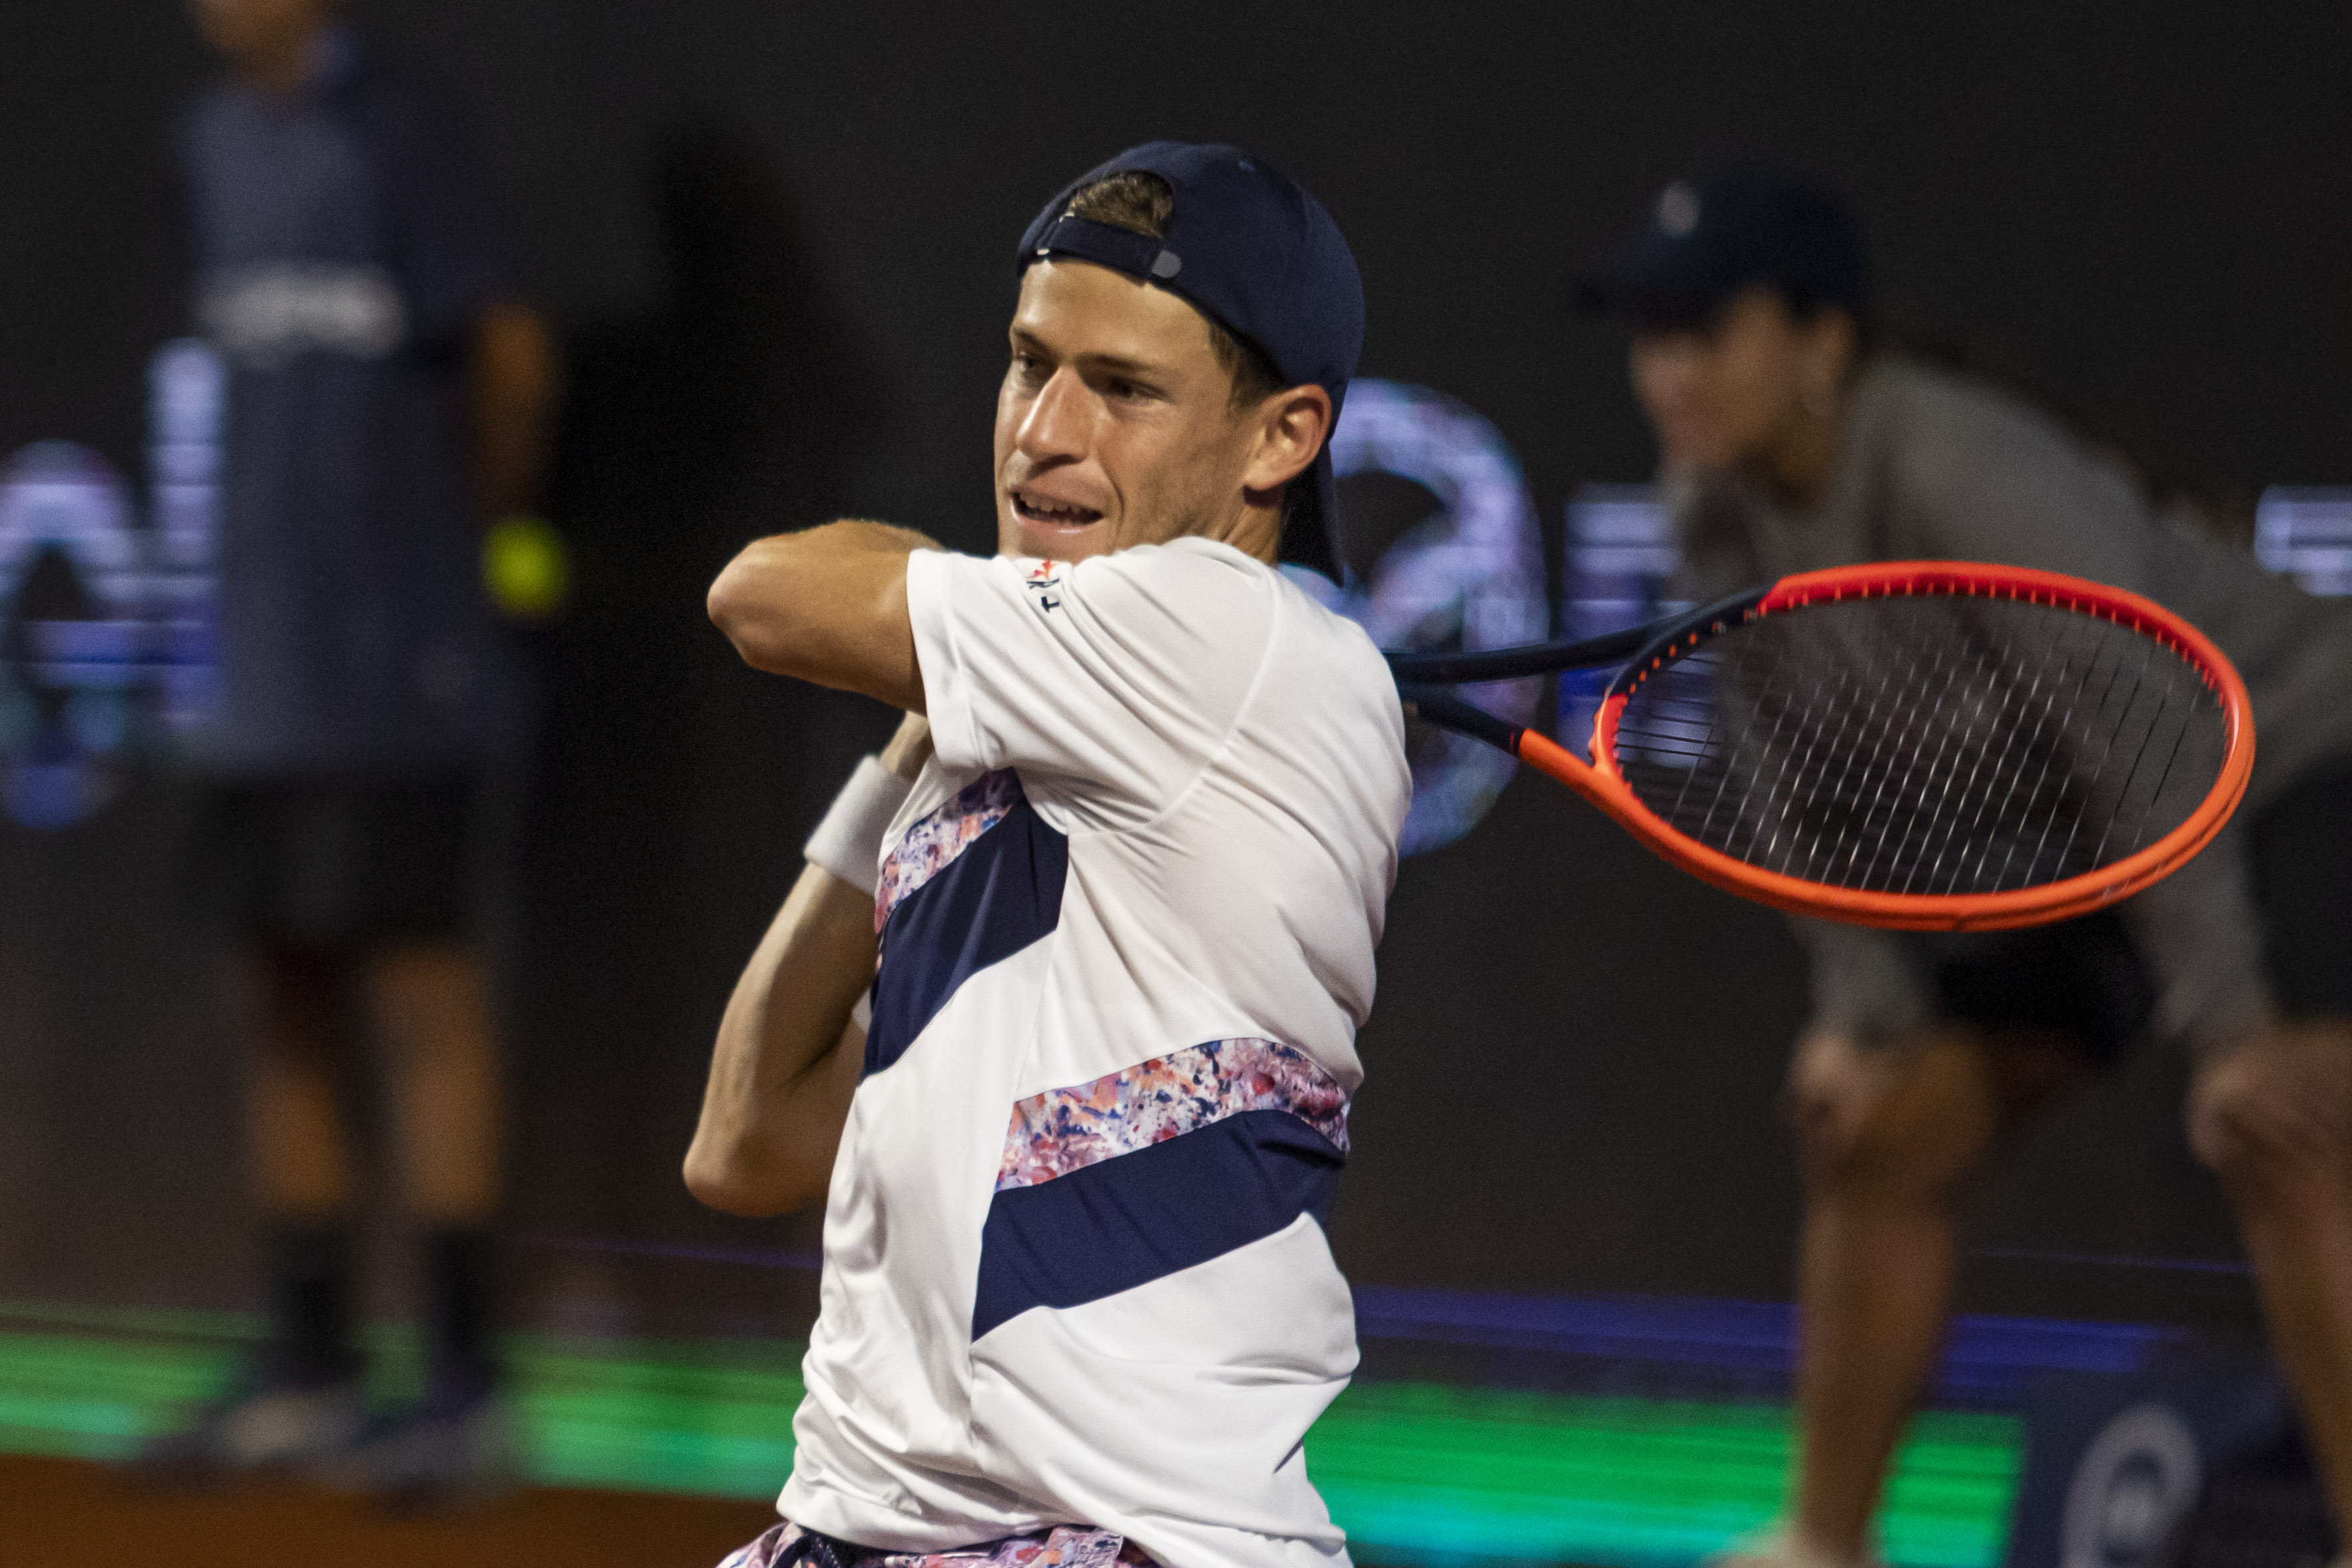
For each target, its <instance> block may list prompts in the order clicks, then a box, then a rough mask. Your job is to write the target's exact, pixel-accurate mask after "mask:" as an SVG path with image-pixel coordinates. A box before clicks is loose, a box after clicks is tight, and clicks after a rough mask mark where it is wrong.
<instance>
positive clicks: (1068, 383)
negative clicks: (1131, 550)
mask: <svg viewBox="0 0 2352 1568" xmlns="http://www.w3.org/2000/svg"><path fill="white" fill-rule="evenodd" d="M1012 340H1013V354H1012V361H1011V363H1010V364H1009V365H1008V366H1007V367H1006V369H1005V371H1004V384H1003V388H1002V389H1000V390H999V392H997V395H996V539H997V548H998V549H1000V550H1002V551H1003V552H1004V553H1006V554H1008V555H1027V556H1046V557H1050V558H1052V559H1055V560H1082V559H1086V558H1087V557H1088V556H1097V555H1108V554H1109V553H1110V552H1111V551H1112V550H1116V549H1126V548H1127V547H1129V546H1130V545H1140V544H1158V543H1161V542H1163V541H1165V540H1168V539H1172V538H1179V537H1181V536H1182V535H1185V534H1216V535H1220V536H1221V537H1222V534H1223V530H1224V529H1226V528H1229V527H1230V526H1231V525H1232V523H1233V522H1234V519H1235V518H1236V517H1238V516H1239V515H1240V514H1241V512H1242V510H1243V507H1244V500H1243V489H1244V483H1245V481H1246V480H1247V478H1248V477H1250V476H1251V475H1252V472H1253V470H1252V468H1251V464H1250V459H1251V455H1252V434H1253V432H1252V428H1251V426H1250V423H1249V422H1248V421H1247V420H1246V419H1244V417H1242V416H1240V415H1238V414H1236V413H1235V412H1234V409H1233V407H1232V395H1233V378H1232V376H1231V375H1230V373H1229V372H1228V371H1226V370H1225V368H1224V367H1223V365H1221V364H1219V363H1218V362H1217V357H1216V352H1215V350H1213V349H1212V348H1211V347H1210V345H1209V324H1208V322H1207V321H1206V320H1205V319H1203V318H1202V316H1201V314H1200V313H1199V312H1198V311H1196V310H1194V309H1193V308H1192V307H1191V306H1190V305H1188V304H1186V303H1185V302H1184V301H1183V300H1181V299H1180V298H1177V297H1176V296H1175V295H1173V294H1171V293H1169V292H1167V291H1166V290H1165V289H1160V288H1154V287H1150V285H1148V284H1144V283H1141V282H1139V281H1138V280H1137V279H1135V278H1132V277H1128V276H1127V275H1125V274H1124V273H1119V272H1114V271H1112V270H1111V269H1109V268H1108V267H1096V266H1093V265H1091V264H1089V263H1087V262H1077V261H1041V262H1038V263H1036V264H1035V265H1034V266H1032V267H1030V268H1029V270H1028V272H1027V273H1026V274H1024V276H1023V277H1022V280H1021V299H1020V303H1019V304H1018V305H1017V306H1016V307H1015V308H1014V309H1013V332H1012Z"/></svg>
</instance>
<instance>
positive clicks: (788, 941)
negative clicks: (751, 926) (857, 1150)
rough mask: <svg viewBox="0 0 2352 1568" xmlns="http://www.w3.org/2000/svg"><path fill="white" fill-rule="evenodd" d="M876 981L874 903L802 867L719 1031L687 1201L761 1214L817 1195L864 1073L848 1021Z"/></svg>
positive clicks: (859, 1038)
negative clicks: (688, 1199) (859, 1080)
mask: <svg viewBox="0 0 2352 1568" xmlns="http://www.w3.org/2000/svg"><path fill="white" fill-rule="evenodd" d="M873 978H874V904H873V901H872V900H871V899H870V898H868V897H867V896H866V894H865V893H863V892H861V891H860V890H859V889H857V888H856V887H853V886H851V885H850V884H849V883H845V882H844V881H842V880H841V879H840V878H839V877H837V876H835V875H834V874H833V873H830V872H827V871H825V870H824V869H823V868H821V867H818V866H808V867H806V868H804V869H803V871H802V873H801V875H800V880H799V881H798V882H796V883H793V891H792V894H791V896H790V897H788V898H786V899H785V900H784V905H783V907H782V909H781V910H779V911H778V912H777V915H776V918H775V920H774V921H773V922H772V924H771V925H769V927H768V932H767V935H766V936H763V937H762V938H761V942H760V946H759V948H758V950H757V951H755V952H754V953H753V954H752V956H751V963H750V964H749V965H747V966H746V967H744V970H743V974H742V977H741V978H740V979H739V980H738V981H737V982H736V984H735V993H734V995H733V996H732V997H730V998H729V1000H728V1003H727V1012H726V1015H725V1017H724V1018H723V1019H721V1021H720V1023H719V1040H718V1044H717V1046H716V1048H715V1050H714V1051H712V1054H711V1061H710V1080H709V1085H708V1086H707V1088H706V1089H705V1091H704V1093H703V1100H702V1117H701V1120H700V1122H699V1124H698V1125H697V1126H696V1128H695V1134H694V1144H693V1146H692V1147H691V1148H690V1149H688V1152H687V1156H686V1184H687V1186H688V1189H689V1190H691V1191H692V1192H693V1194H694V1196H695V1197H698V1198H699V1199H700V1200H701V1201H703V1202H704V1203H707V1204H709V1205H710V1206H711V1207H714V1208H720V1209H725V1210H727V1211H728V1212H729V1213H732V1214H745V1215H765V1214H782V1213H784V1212H787V1211H788V1210H791V1209H794V1208H798V1207H802V1206H803V1205H805V1204H808V1203H812V1202H814V1201H815V1200H816V1199H818V1198H820V1197H824V1188H825V1182H826V1180H827V1178H828V1176H830V1174H831V1172H832V1169H833V1156H834V1151H835V1148H836V1147H837V1146H838V1145H839V1144H840V1141H841V1128H842V1124H843V1123H844V1122H845V1120H846V1119H847V1117H848V1114H849V1099H850V1096H851V1095H852V1094H853V1093H854V1092H856V1087H857V1079H858V1073H859V1069H860V1067H861V1065H862V1057H863V1050H862V1047H863V1041H864V1035H863V1033H862V1031H860V1030H856V1029H854V1028H852V1027H851V1025H850V1013H851V1011H852V1009H855V1008H856V1003H857V998H858V996H859V994H860V993H861V992H863V991H864V990H865V988H866V986H867V985H869V984H870V983H871V982H872V980H873Z"/></svg>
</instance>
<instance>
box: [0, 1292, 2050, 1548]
mask: <svg viewBox="0 0 2352 1568" xmlns="http://www.w3.org/2000/svg"><path fill="white" fill-rule="evenodd" d="M253 1333H254V1326H253V1324H252V1323H251V1322H249V1321H247V1320H242V1319H237V1318H232V1317H226V1316H218V1315H204V1314H195V1313H158V1312H110V1311H103V1310H76V1309H56V1308H31V1307H9V1306H5V1305H0V1451H7V1452H16V1453H31V1454H49V1455H58V1456H65V1457H74V1458H92V1459H119V1458H123V1457H125V1456H126V1455H128V1454H130V1453H131V1452H132V1451H133V1450H134V1449H135V1448H137V1446H138V1444H139V1443H140V1442H141V1440H142V1439H143V1438H144V1437H148V1436H150V1435H152V1434H153V1433H155V1432H158V1431H161V1430H163V1429H164V1428H166V1427H168V1426H169V1424H170V1423H171V1422H172V1421H173V1419H174V1418H175V1412H176V1411H178V1410H180V1409H182V1408H184V1407H185V1406H188V1405H190V1404H192V1403H194V1402H195V1401H198V1400H201V1399H204V1398H205V1397H207V1396H209V1395H210V1394H211V1393H212V1392H213V1391H214V1390H215V1389H217V1388H218V1387H219V1386H220V1385H221V1384H222V1383H223V1381H224V1380H225V1379H226V1377H227V1375H229V1373H230V1371H231V1369H232V1368H233V1366H234V1365H235V1364H236V1358H237V1356H238V1355H239V1354H240V1353H241V1352H242V1351H243V1349H244V1348H245V1347H246V1346H247V1344H249V1343H251V1340H252V1336H253ZM370 1343H371V1349H372V1350H373V1352H374V1358H373V1364H374V1374H373V1377H374V1381H375V1384H376V1385H377V1387H378V1390H379V1392H380V1393H381V1394H382V1395H383V1396H384V1397H386V1398H398V1397H401V1396H403V1395H404V1394H406V1393H409V1392H413V1391H414V1389H415V1386H416V1382H417V1372H418V1357H417V1351H416V1344H415V1338H414V1336H413V1335H411V1334H409V1333H406V1332H405V1331H404V1330H398V1329H391V1328H380V1329H378V1330H377V1331H375V1332H374V1333H373V1334H372V1335H371V1336H370ZM801 1349H802V1347H801V1346H799V1345H797V1344H793V1343H786V1342H782V1341H709V1342H696V1343H684V1342H666V1341H642V1340H640V1341H630V1342H625V1343H609V1342H602V1341H598V1342H585V1341H574V1340H562V1339H556V1338H552V1337H550V1336H546V1335H534V1334H520V1335H516V1336H513V1337H512V1338H511V1339H510V1340H509V1342H508V1354H509V1364H510V1366H511V1368H512V1371H513V1374H514V1386H515V1390H516V1401H517V1404H518V1406H519V1407H520V1414H521V1416H522V1420H523V1425H524V1430H525V1432H526V1434H527V1436H528V1441H529V1446H530V1457H531V1471H532V1474H533V1475H534V1476H535V1477H536V1478H537V1479H541V1480H543V1481H547V1482H551V1483H559V1484H562V1485H566V1486H587V1487H604V1488H612V1489H616V1490H649V1491H680V1492H699V1493H708V1494H714V1495H723V1496H730V1497H747V1498H761V1497H767V1496H769V1495H771V1494H772V1493H773V1492H774V1491H775V1490H776V1489H777V1487H778V1486H780V1485H781V1484H782V1480H783V1478H784V1475H785V1473H786V1472H787V1471H788V1470H789V1469H791V1466H792V1456H793V1446H792V1414H793V1408H794V1407H795V1406H797V1405H798V1404H799V1402H800V1396H801V1380H800V1355H801ZM1789 1446H1790V1445H1789V1417H1788V1412H1787V1410H1786V1409H1785V1408H1784V1407H1782V1406H1777V1405H1765V1404H1752V1403H1749V1404H1731V1403H1706V1402H1698V1401H1684V1400H1659V1399H1637V1398H1603V1397H1597V1396H1572V1395H1560V1394H1548V1393H1536V1392H1525V1391H1517V1390H1506V1389H1495V1388H1468V1387H1457V1386H1452V1385H1444V1384H1434V1383H1368V1384H1360V1385H1356V1386H1355V1387H1352V1388H1350V1389H1349V1390H1348V1391H1347V1392H1346V1393H1345V1394H1343V1395H1341V1396H1340V1397H1339V1400H1338V1402H1337V1403H1335V1404H1334V1405H1333V1406H1331V1409H1330V1410H1329V1411H1328V1413H1327V1414H1326V1415H1325V1416H1324V1417H1323V1419H1322V1420H1321V1421H1320V1422H1319V1423H1318V1424H1317V1426H1316V1427H1315V1430H1314V1433H1313V1434H1312V1435H1311V1436H1310V1437H1308V1438H1307V1469H1308V1470H1309V1472H1310V1473H1311V1474H1312V1475H1313V1476H1314V1478H1315V1481H1316V1484H1317V1485H1318V1486H1319V1487H1320V1488H1321V1489H1322V1490H1323V1495H1324V1497H1325V1498H1326V1499H1327V1500H1328V1501H1329V1503H1330V1505H1331V1513H1332V1517H1333V1518H1335V1519H1337V1520H1338V1521H1339V1523H1340V1524H1341V1525H1343V1526H1344V1527H1345V1528H1346V1529H1347V1531H1348V1534H1349V1541H1350V1542H1351V1544H1352V1545H1353V1547H1354V1548H1355V1549H1356V1551H1357V1552H1358V1554H1359V1555H1360V1556H1361V1557H1362V1558H1363V1559H1364V1560H1365V1561H1366V1562H1367V1563H1384V1562H1393V1563H1416V1564H1424V1565H1425V1564H1433V1563H1440V1562H1446V1563H1456V1562H1458V1563H1475V1562H1479V1561H1486V1562H1494V1561H1496V1560H1512V1559H1516V1560H1520V1561H1528V1560H1535V1561H1540V1562H1548V1563H1558V1562H1562V1561H1571V1562H1583V1563H1610V1564H1624V1565H1626V1568H1635V1565H1641V1568H1648V1565H1652V1564H1658V1565H1664V1564H1678V1563H1689V1562H1691V1561H1692V1560H1693V1559H1695V1558H1696V1557H1698V1556H1700V1555H1702V1554H1704V1553H1705V1552H1710V1551H1713V1550H1716V1549H1717V1548H1719V1547H1721V1546H1723V1545H1725V1544H1727V1542H1732V1541H1735V1540H1737V1539H1738V1538H1739V1537H1740V1536H1741V1535H1743V1534H1745V1533H1747V1532H1748V1531H1753V1530H1756V1529H1758V1528H1759V1527H1761V1526H1763V1525H1764V1524H1766V1523H1768V1522H1769V1521H1770V1520H1771V1518H1772V1517H1773V1515H1774V1513H1775V1512H1776V1511H1777V1509H1778V1507H1779V1504H1780V1495H1781V1488H1782V1485H1783V1480H1784V1477H1785V1474H1786V1470H1787V1466H1788V1461H1789ZM2022 1446H2023V1432H2022V1427H2021V1422H2020V1421H2019V1420H2018V1418H2017V1417H2015V1416H1993V1415H1974V1414H1960V1413H1955V1412H1931V1413H1929V1414H1928V1415H1926V1416H1922V1417H1921V1418H1920V1419H1919V1421H1918V1422H1917V1423H1916V1424H1915V1427H1914V1429H1913V1432H1912V1435H1911V1437H1910V1440H1909V1441H1908V1442H1907V1443H1906V1445H1905V1447H1904V1449H1903V1453H1902V1456H1901V1458H1900V1460H1899V1462H1898V1468H1897V1470H1896V1473H1895V1481H1894V1485H1893V1487H1892V1489H1891V1490H1890V1493H1889V1498H1888V1506H1887V1510H1886V1512H1885V1518H1884V1520H1883V1521H1882V1526H1883V1529H1884V1531H1885V1550H1886V1552H1887V1555H1888V1556H1889V1557H1890V1558H1891V1559H1892V1560H1893V1561H1895V1562H1897V1563H1904V1564H1906V1565H1917V1568H1993V1565H1994V1564H1996V1563H1999V1562H2000V1558H2001V1553H2002V1550H2003V1547H2004V1545H2005V1542H2006V1536H2007V1531H2008V1521H2009V1515H2010V1507H2011V1500H2012V1497H2013V1495H2014V1493H2015V1490H2016V1486H2017V1479H2018V1466H2019V1459H2020V1456H2021V1448H2022Z"/></svg>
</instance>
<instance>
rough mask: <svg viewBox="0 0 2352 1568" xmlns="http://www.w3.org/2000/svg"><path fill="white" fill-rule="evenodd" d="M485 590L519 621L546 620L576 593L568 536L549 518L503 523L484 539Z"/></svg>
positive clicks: (515, 518)
mask: <svg viewBox="0 0 2352 1568" xmlns="http://www.w3.org/2000/svg"><path fill="white" fill-rule="evenodd" d="M482 585H483V587H485V588H486V589H488V591H489V595H490V601H491V602H492V603H494V604H496V605H497V606H498V607H499V610H500V611H502V612H505V613H506V614H508V615H510V616H512V617H513V618H514V619H516V620H518V621H543V620H545V619H547V617H549V616H551V615H552V614H554V613H555V612H557V611H558V610H561V609H562V608H563V599H564V594H565V593H566V591H568V590H569V589H570V587H571V569H570V562H569V560H568V559H566V556H565V552H564V549H563V536H562V534H559V533H557V532H556V531H555V528H554V527H553V526H552V525H551V524H550V523H549V522H548V520H547V519H546V518H544V517H502V518H500V519H499V521H498V522H496V523H494V524H492V525H491V527H490V530H489V532H488V534H486V535H484V536H483V538H482Z"/></svg>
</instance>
